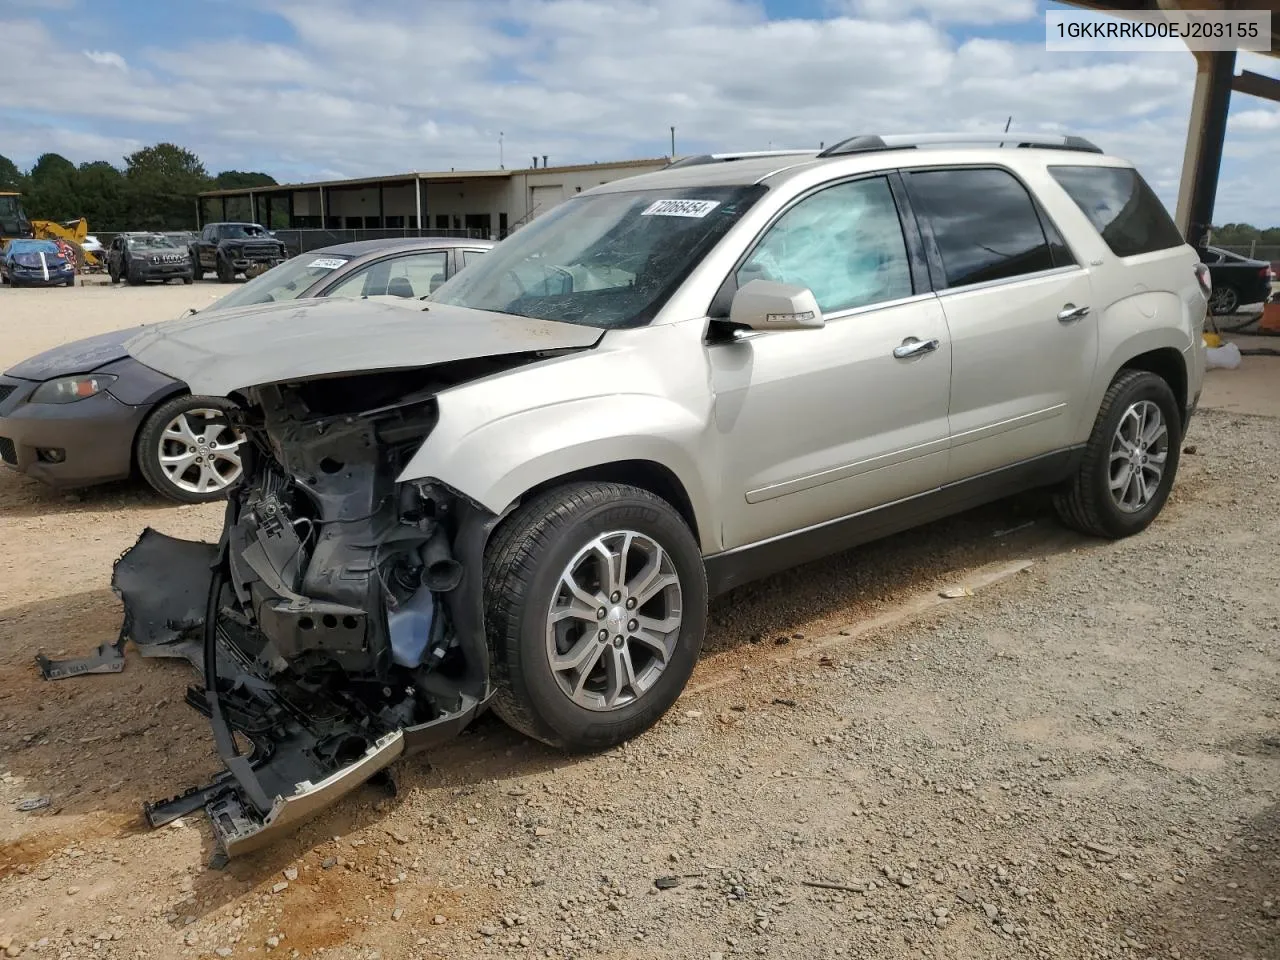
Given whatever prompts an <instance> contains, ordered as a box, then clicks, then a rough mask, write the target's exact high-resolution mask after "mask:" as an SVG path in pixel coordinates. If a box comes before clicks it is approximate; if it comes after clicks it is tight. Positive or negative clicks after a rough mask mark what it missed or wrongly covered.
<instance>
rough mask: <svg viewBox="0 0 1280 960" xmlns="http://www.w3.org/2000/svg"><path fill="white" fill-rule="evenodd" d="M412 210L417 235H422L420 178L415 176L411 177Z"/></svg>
mask: <svg viewBox="0 0 1280 960" xmlns="http://www.w3.org/2000/svg"><path fill="white" fill-rule="evenodd" d="M413 211H414V221H415V222H416V223H417V224H418V236H420V237H421V236H423V231H422V226H423V224H422V178H421V177H419V176H415V177H414V178H413Z"/></svg>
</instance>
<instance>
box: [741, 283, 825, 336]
mask: <svg viewBox="0 0 1280 960" xmlns="http://www.w3.org/2000/svg"><path fill="white" fill-rule="evenodd" d="M729 322H730V323H732V324H738V325H740V326H744V327H750V328H751V329H752V330H807V329H813V328H816V327H821V326H823V325H824V324H825V323H826V321H825V320H824V319H823V317H822V311H821V310H820V309H818V301H817V299H816V298H815V297H814V295H813V292H812V291H811V290H810V289H809V288H808V287H796V286H792V285H791V284H789V283H775V282H774V281H773V280H752V281H750V282H748V283H745V284H743V285H742V286H741V287H739V288H738V292H737V293H735V294H734V295H733V302H732V303H730V305H729Z"/></svg>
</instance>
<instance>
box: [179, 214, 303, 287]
mask: <svg viewBox="0 0 1280 960" xmlns="http://www.w3.org/2000/svg"><path fill="white" fill-rule="evenodd" d="M189 249H190V251H191V260H192V263H193V264H194V265H195V272H196V279H197V280H200V279H203V277H204V274H205V273H206V272H211V273H214V274H216V275H217V277H218V281H219V282H220V283H231V282H233V281H234V280H235V278H236V277H237V276H239V275H240V274H244V275H245V276H247V277H249V278H250V279H252V278H253V277H255V276H257V275H258V274H259V273H262V272H263V271H265V270H270V269H271V268H272V267H274V266H275V265H276V264H278V263H282V262H283V261H284V260H286V259H287V258H288V256H289V252H288V250H286V249H285V245H284V242H283V241H281V240H277V239H276V238H275V237H274V236H272V235H271V234H270V233H269V232H268V231H267V229H266V228H265V227H263V226H260V225H259V224H256V223H207V224H205V226H204V229H203V230H201V231H200V236H199V237H197V238H196V239H195V240H193V241H192V242H191V244H190V246H189Z"/></svg>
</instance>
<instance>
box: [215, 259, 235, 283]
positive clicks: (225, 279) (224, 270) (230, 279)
mask: <svg viewBox="0 0 1280 960" xmlns="http://www.w3.org/2000/svg"><path fill="white" fill-rule="evenodd" d="M218 282H219V283H235V282H236V272H235V270H233V269H232V267H231V264H229V263H227V261H226V260H224V259H223V258H222V257H218Z"/></svg>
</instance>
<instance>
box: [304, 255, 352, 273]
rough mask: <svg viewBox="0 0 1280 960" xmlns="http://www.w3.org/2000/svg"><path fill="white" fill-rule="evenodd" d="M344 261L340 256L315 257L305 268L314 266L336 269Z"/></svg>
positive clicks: (323, 268) (321, 268) (322, 268)
mask: <svg viewBox="0 0 1280 960" xmlns="http://www.w3.org/2000/svg"><path fill="white" fill-rule="evenodd" d="M346 262H347V261H345V260H343V259H342V258H340V257H316V259H314V260H312V261H311V262H310V263H308V264H307V269H311V268H313V267H315V268H318V269H320V270H337V269H338V268H339V267H340V266H342V265H343V264H344V263H346Z"/></svg>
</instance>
